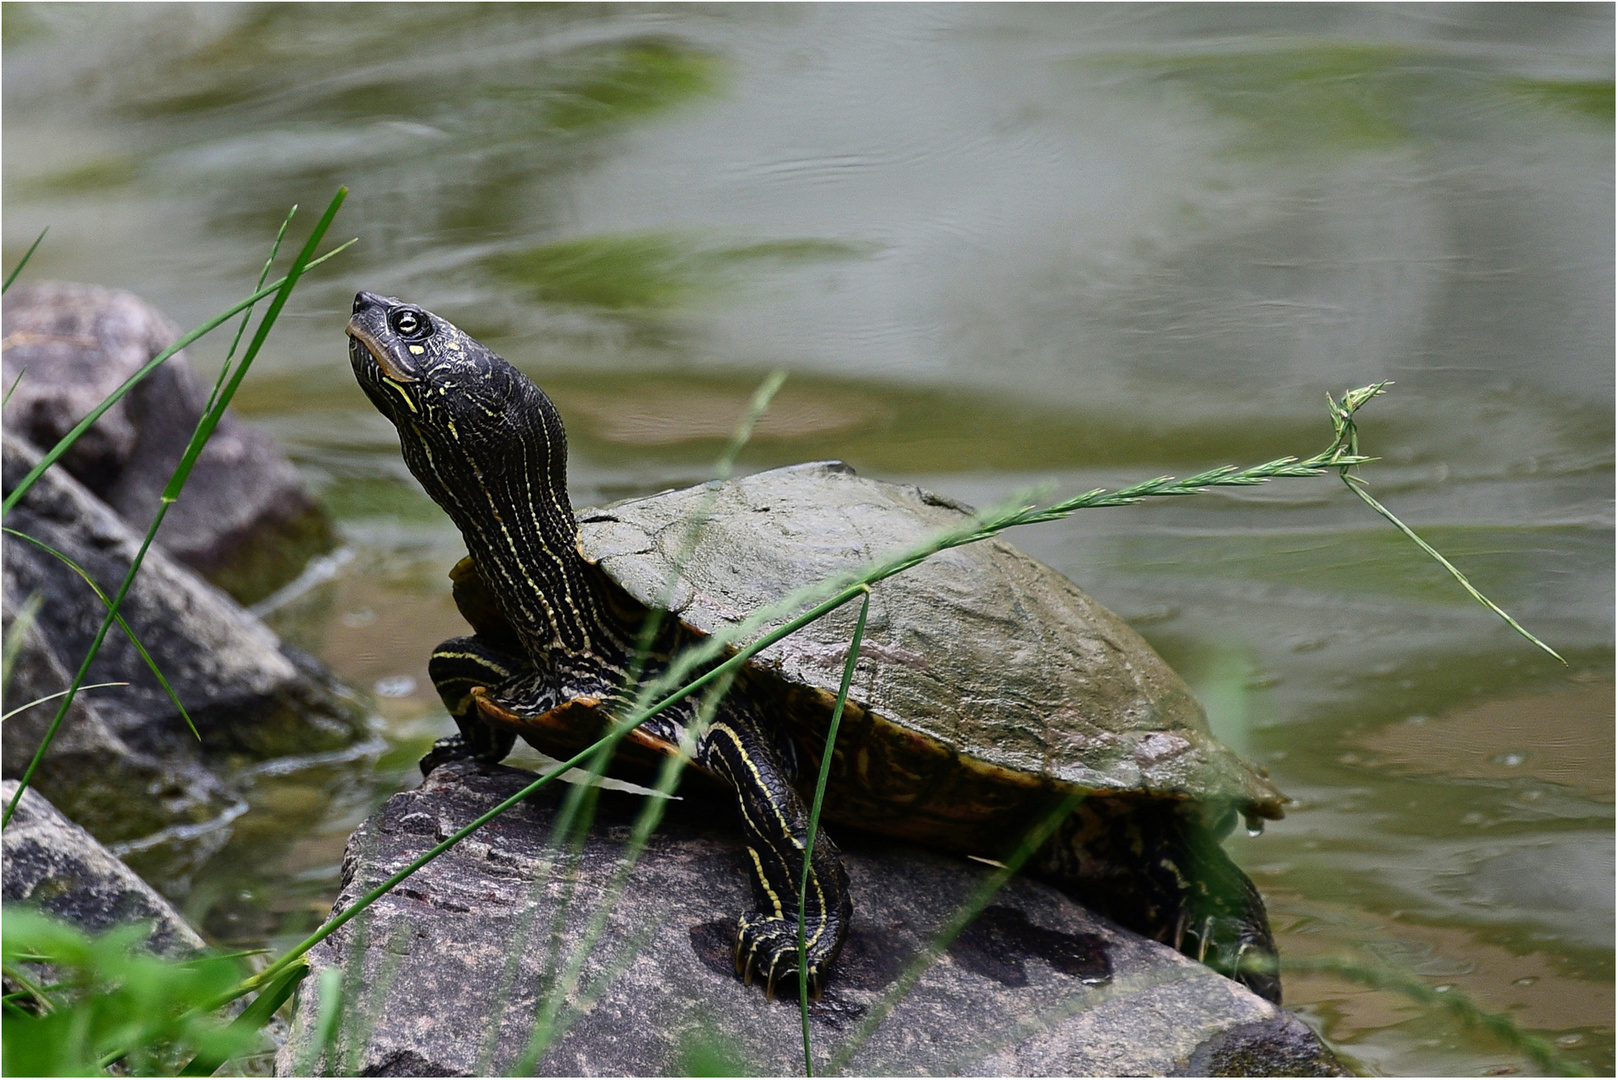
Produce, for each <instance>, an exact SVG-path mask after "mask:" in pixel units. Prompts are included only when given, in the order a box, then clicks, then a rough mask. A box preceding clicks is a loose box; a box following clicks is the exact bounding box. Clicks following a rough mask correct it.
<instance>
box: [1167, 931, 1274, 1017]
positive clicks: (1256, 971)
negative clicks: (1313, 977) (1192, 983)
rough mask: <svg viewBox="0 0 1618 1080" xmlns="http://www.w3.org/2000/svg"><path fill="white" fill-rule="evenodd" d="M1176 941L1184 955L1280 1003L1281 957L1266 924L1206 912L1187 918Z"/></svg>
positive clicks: (1262, 996) (1259, 994) (1263, 996)
mask: <svg viewBox="0 0 1618 1080" xmlns="http://www.w3.org/2000/svg"><path fill="white" fill-rule="evenodd" d="M1176 944H1177V946H1178V948H1179V950H1180V951H1181V952H1183V953H1184V954H1185V955H1187V956H1189V957H1191V958H1192V959H1194V960H1197V961H1200V962H1201V963H1204V964H1207V965H1208V966H1209V967H1211V968H1213V969H1214V970H1215V971H1217V972H1219V974H1221V975H1223V976H1224V977H1225V978H1227V979H1234V980H1235V981H1236V982H1239V983H1241V984H1242V985H1243V986H1245V987H1247V988H1248V989H1249V990H1251V991H1253V993H1255V994H1257V995H1258V996H1259V997H1261V998H1264V999H1265V1000H1266V1001H1273V1002H1275V1003H1276V1004H1277V1005H1279V1004H1280V1003H1281V975H1280V957H1279V956H1277V955H1276V951H1275V940H1274V939H1273V938H1272V937H1271V936H1270V933H1269V927H1268V925H1266V924H1263V923H1255V922H1254V921H1253V920H1251V919H1243V918H1239V917H1234V916H1228V915H1226V916H1219V915H1205V916H1203V917H1202V918H1201V919H1192V920H1189V921H1188V925H1186V926H1185V927H1184V929H1183V930H1182V931H1181V933H1180V935H1179V941H1178V942H1177V943H1176Z"/></svg>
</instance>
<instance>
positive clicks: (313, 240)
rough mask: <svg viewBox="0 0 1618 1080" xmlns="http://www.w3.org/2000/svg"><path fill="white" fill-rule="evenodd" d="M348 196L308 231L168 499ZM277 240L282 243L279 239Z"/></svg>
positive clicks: (343, 193) (172, 481)
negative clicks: (301, 246)
mask: <svg viewBox="0 0 1618 1080" xmlns="http://www.w3.org/2000/svg"><path fill="white" fill-rule="evenodd" d="M346 198H348V189H347V188H346V187H340V188H338V189H337V194H336V195H334V196H333V197H332V200H331V204H330V205H328V206H327V207H326V212H325V213H324V214H323V215H321V218H320V221H318V222H317V223H316V224H315V228H314V231H313V232H311V233H310V234H309V239H308V240H306V241H305V242H304V245H303V250H302V251H300V252H299V253H298V256H297V258H295V259H293V260H292V268H291V269H290V270H288V271H287V276H286V277H285V278H284V279H283V281H282V284H281V288H280V289H279V290H277V291H276V293H275V298H274V299H273V300H271V301H270V306H269V310H267V311H265V312H264V318H262V319H260V320H259V324H258V330H256V331H255V332H254V334H253V340H252V342H251V343H250V344H249V345H248V346H247V352H245V353H244V354H243V355H242V362H241V363H240V364H238V365H237V366H236V370H235V371H234V372H232V373H231V376H230V380H229V382H227V383H226V384H225V388H224V390H223V392H222V393H220V394H219V396H218V399H217V400H216V401H215V402H214V406H213V408H212V409H210V410H209V411H207V412H205V413H203V414H202V422H201V423H199V424H198V425H197V430H196V432H195V433H194V434H193V435H192V436H191V445H190V446H188V447H187V448H186V452H185V456H184V457H182V458H181V459H180V466H179V468H177V469H175V470H174V475H173V476H172V477H170V478H169V483H168V487H166V488H164V489H163V496H162V497H163V498H164V499H165V500H167V501H169V502H173V501H174V500H175V499H178V498H179V497H180V489H181V488H183V487H185V482H186V480H187V479H188V478H189V477H190V475H191V469H192V467H193V466H194V465H196V463H197V458H198V457H200V456H201V455H202V448H203V447H204V446H206V445H207V444H208V439H209V438H211V437H212V435H213V433H214V428H216V427H218V426H219V421H220V419H221V418H223V416H224V414H225V409H226V408H227V407H228V406H229V405H230V399H231V398H232V397H234V396H235V395H236V389H237V388H238V387H239V386H241V384H242V380H243V379H244V378H246V377H247V372H248V369H249V368H251V367H252V365H253V360H254V358H256V357H257V356H258V352H259V349H261V348H263V346H264V341H265V339H266V338H268V337H269V336H270V329H271V328H272V327H273V326H274V325H275V320H276V319H277V318H279V317H280V314H281V309H282V308H284V307H286V303H287V300H288V298H290V297H291V295H292V290H293V288H294V287H295V286H296V285H297V284H298V279H299V278H301V277H302V276H303V273H304V271H305V270H306V269H307V268H308V266H309V264H310V262H311V261H312V260H313V259H314V257H315V249H316V248H318V247H319V246H320V241H321V240H322V239H324V238H325V236H326V230H327V229H329V228H330V227H331V223H332V219H333V218H335V217H336V216H337V211H338V210H339V209H340V208H341V207H342V205H343V200H344V199H346ZM277 243H279V239H278V240H277Z"/></svg>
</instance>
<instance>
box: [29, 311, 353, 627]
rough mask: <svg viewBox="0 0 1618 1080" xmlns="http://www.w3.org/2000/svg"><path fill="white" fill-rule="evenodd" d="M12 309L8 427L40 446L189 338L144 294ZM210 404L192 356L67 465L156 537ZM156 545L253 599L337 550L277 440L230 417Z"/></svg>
mask: <svg viewBox="0 0 1618 1080" xmlns="http://www.w3.org/2000/svg"><path fill="white" fill-rule="evenodd" d="M4 307H5V327H6V330H5V332H6V339H5V352H4V361H3V368H4V375H3V378H4V381H5V385H6V387H7V388H9V387H10V386H11V385H12V383H13V382H14V381H15V380H17V379H18V377H19V375H21V381H20V382H18V383H17V389H16V392H15V393H14V394H13V396H12V399H11V401H10V403H9V404H8V405H7V406H6V424H7V427H8V429H9V430H10V431H11V432H12V433H13V434H16V435H20V436H21V437H22V438H24V439H26V440H27V441H29V442H31V443H33V444H34V445H35V446H37V447H41V448H49V447H51V446H54V445H55V444H56V442H57V440H58V439H60V438H61V437H62V436H63V435H65V434H67V432H68V431H69V430H71V429H72V427H73V426H74V425H75V424H77V423H78V422H79V420H80V419H82V418H83V417H84V416H85V415H86V414H87V413H89V412H90V410H91V409H93V408H94V407H95V406H96V405H98V404H99V403H100V402H101V401H102V399H103V398H105V397H106V396H107V395H108V394H110V393H111V392H112V391H113V390H115V389H116V388H117V387H118V386H119V385H120V384H122V383H123V382H124V380H125V379H127V378H129V376H131V375H133V374H134V373H135V372H136V371H138V370H140V368H141V367H143V366H144V365H145V364H146V363H147V362H148V361H150V360H151V359H152V358H153V357H154V356H156V355H157V354H158V353H160V352H162V351H163V350H164V349H166V348H168V347H169V346H170V345H172V344H173V343H174V341H175V340H176V339H177V338H178V337H179V336H180V331H179V328H178V327H176V326H175V325H174V323H172V322H170V321H169V320H168V319H167V318H166V317H165V316H164V315H163V314H162V313H161V312H159V311H158V310H157V309H156V308H153V307H152V306H151V305H149V304H147V303H146V302H145V301H144V300H141V299H140V298H139V297H137V296H135V295H134V294H133V293H128V292H124V291H121V290H117V289H105V288H100V287H98V286H94V285H74V284H67V283H64V282H44V283H41V284H38V285H31V286H26V287H22V288H18V289H15V290H13V291H11V292H9V293H7V295H6V298H5V301H4ZM232 325H233V324H232ZM223 332H224V330H223V328H222V329H221V330H220V331H216V333H223ZM24 369H26V373H25V374H24V373H23V372H24ZM207 399H208V389H207V388H206V387H204V386H203V385H202V383H201V381H200V380H198V378H197V377H196V375H195V374H193V373H192V371H191V368H190V366H189V365H188V364H187V362H186V359H185V354H184V352H183V351H182V352H181V353H178V354H176V355H175V356H174V357H172V358H171V359H169V360H168V361H166V362H165V363H164V364H163V366H162V367H160V368H158V369H157V370H156V371H154V372H153V373H152V374H151V375H150V376H148V377H147V378H146V379H145V380H144V381H142V382H141V383H140V384H139V385H138V386H136V387H135V388H134V389H133V390H131V391H130V392H129V393H128V394H127V395H126V396H125V397H124V398H123V399H122V400H121V401H119V402H118V403H117V404H116V405H114V406H113V407H112V408H111V409H109V410H107V412H106V413H105V414H103V415H102V417H101V418H100V419H99V420H97V421H96V423H95V424H94V426H92V427H91V428H90V429H89V430H88V431H86V432H85V433H84V435H83V436H81V437H80V438H79V440H78V441H77V442H76V443H74V445H73V447H72V449H70V450H69V451H68V452H67V454H66V455H64V456H63V458H62V462H61V463H62V465H64V466H65V467H66V468H67V470H68V472H70V473H71V474H72V475H73V476H74V478H76V479H77V480H78V481H79V482H80V483H82V484H84V485H85V487H87V488H89V490H90V491H92V492H93V493H94V494H95V495H97V496H98V497H99V498H101V499H103V500H105V501H106V503H107V504H108V505H109V506H111V507H112V508H113V509H114V510H115V511H117V512H118V513H119V514H120V515H121V516H122V517H123V518H124V519H125V520H126V521H128V522H129V523H130V524H131V525H132V526H133V527H134V528H136V529H137V530H139V531H140V532H142V533H144V532H145V531H146V527H147V525H149V524H150V523H151V520H152V515H153V514H154V513H155V512H156V510H157V504H158V495H159V494H160V493H161V492H162V490H163V487H164V485H165V484H167V483H168V480H169V476H170V474H171V473H172V472H173V470H174V467H175V466H176V465H177V464H178V463H179V461H180V456H181V454H182V453H183V452H184V450H185V447H186V444H187V443H188V442H189V441H190V438H191V433H192V430H193V429H194V428H195V426H196V423H197V420H198V418H200V417H201V415H202V412H203V406H204V405H205V404H206V403H207ZM158 543H160V544H161V545H162V546H163V548H164V550H166V551H167V552H168V553H169V554H170V555H172V556H174V557H175V558H176V559H178V560H179V561H181V562H183V563H185V564H186V565H188V566H190V567H192V568H193V569H195V570H197V571H198V572H199V573H201V574H202V575H203V576H205V577H207V578H208V579H209V580H210V581H212V582H214V583H215V584H217V585H219V586H220V587H222V588H224V589H225V590H226V591H227V592H229V593H230V594H231V595H232V596H234V597H236V599H238V600H240V601H241V602H242V603H244V604H250V603H253V602H255V601H257V600H260V599H262V598H263V597H265V596H268V595H269V594H270V593H271V592H273V591H274V590H275V589H276V588H278V587H279V586H281V585H283V584H285V583H286V582H287V581H290V580H291V579H292V578H294V577H296V576H297V574H298V572H299V571H300V570H301V569H302V567H303V565H304V563H305V562H307V561H308V559H309V557H310V556H311V555H313V554H315V553H317V552H319V551H323V550H325V549H327V548H329V547H331V545H332V530H331V525H330V523H329V521H328V520H327V518H326V516H325V514H324V513H323V512H322V511H321V510H320V508H319V507H318V506H317V505H316V504H315V502H314V500H313V499H311V498H310V497H309V494H308V492H307V491H305V490H304V486H303V482H302V481H301V480H300V479H299V477H298V473H297V470H296V469H294V468H293V467H292V464H291V463H290V462H289V461H287V459H286V457H285V455H283V454H282V453H281V452H280V450H279V449H278V448H277V447H276V445H275V443H274V441H273V440H272V439H271V438H270V437H269V436H268V435H266V434H265V433H264V432H262V431H260V430H258V429H257V428H254V427H253V426H252V425H250V424H246V423H243V422H241V421H240V420H238V419H237V418H236V417H235V415H234V414H233V413H231V412H228V411H227V412H226V413H225V416H224V418H223V419H222V420H221V421H220V424H219V426H218V427H217V428H216V429H215V431H214V433H213V436H212V438H211V439H210V440H209V441H208V445H207V447H206V449H205V450H204V451H203V453H202V456H201V457H199V458H198V459H197V463H196V467H195V468H194V469H193V470H192V472H191V476H190V479H189V480H188V481H187V482H186V486H185V494H184V496H183V497H182V498H181V499H180V500H179V501H178V502H176V503H175V504H174V505H173V507H171V508H170V510H169V513H168V516H167V517H166V518H165V519H164V521H163V527H162V530H161V531H160V532H159V533H158Z"/></svg>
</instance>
